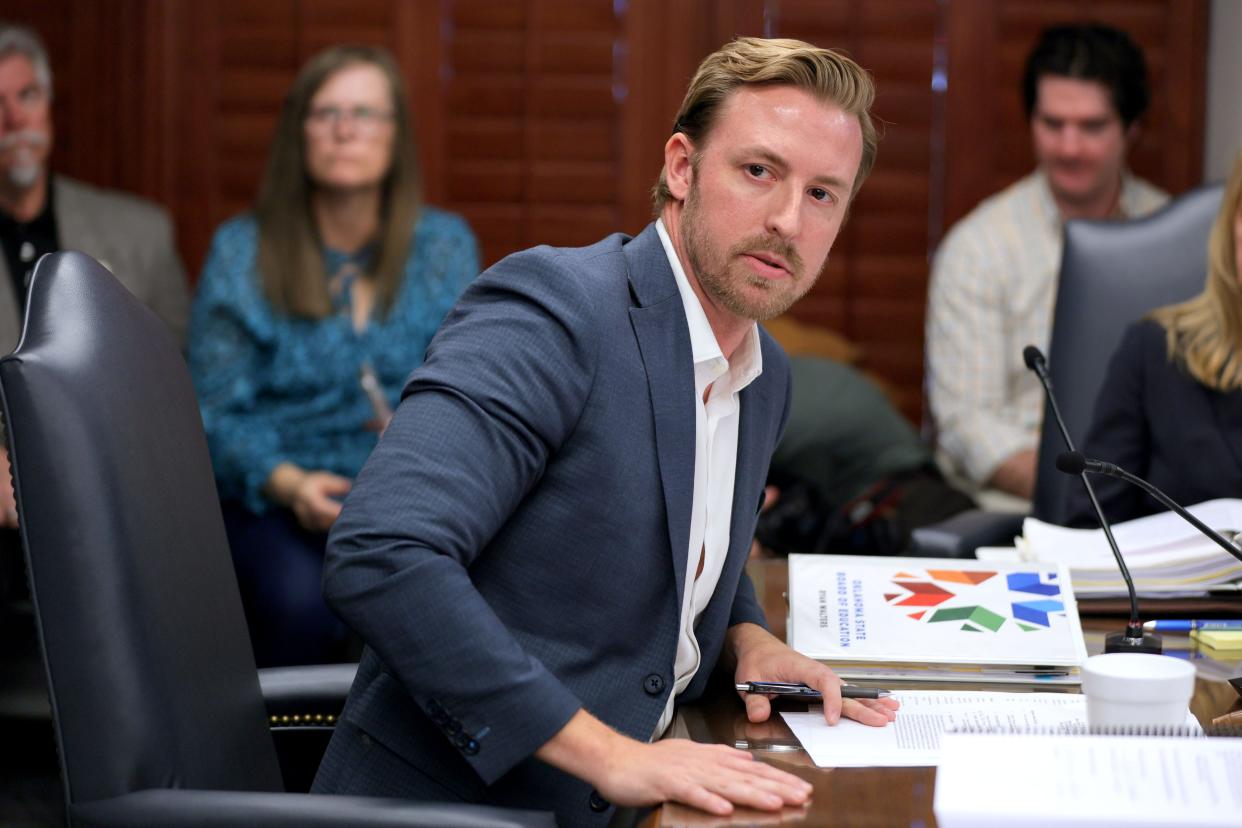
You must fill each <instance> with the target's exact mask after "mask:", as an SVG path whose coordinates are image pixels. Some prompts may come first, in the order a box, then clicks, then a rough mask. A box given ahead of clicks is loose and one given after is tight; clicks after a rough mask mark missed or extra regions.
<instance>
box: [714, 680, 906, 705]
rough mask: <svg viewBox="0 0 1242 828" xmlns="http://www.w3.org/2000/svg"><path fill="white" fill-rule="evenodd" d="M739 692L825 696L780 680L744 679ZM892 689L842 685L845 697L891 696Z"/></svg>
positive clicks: (814, 697) (817, 698)
mask: <svg viewBox="0 0 1242 828" xmlns="http://www.w3.org/2000/svg"><path fill="white" fill-rule="evenodd" d="M736 686H737V689H738V692H739V693H763V694H764V695H765V696H793V697H795V698H799V699H807V700H815V701H818V700H819V699H821V698H823V697H822V696H821V695H820V692H819V691H818V690H816V689H815V688H814V687H808V686H806V685H805V684H786V683H784V682H780V681H744V682H738V684H737V685H736ZM891 695H892V691H891V690H875V689H873V688H870V687H855V686H854V685H853V684H842V685H841V698H843V699H882V698H884V697H885V696H891Z"/></svg>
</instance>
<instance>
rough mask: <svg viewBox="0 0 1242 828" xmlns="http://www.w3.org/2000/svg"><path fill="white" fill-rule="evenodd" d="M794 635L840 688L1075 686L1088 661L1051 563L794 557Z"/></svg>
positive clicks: (1062, 573) (1067, 588) (1068, 596)
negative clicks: (874, 683) (865, 684)
mask: <svg viewBox="0 0 1242 828" xmlns="http://www.w3.org/2000/svg"><path fill="white" fill-rule="evenodd" d="M787 630H788V633H787V635H788V640H789V644H790V646H791V647H793V648H794V649H795V650H798V651H799V652H801V653H804V654H806V655H808V656H810V657H811V658H815V659H819V660H821V661H823V662H825V663H827V664H828V665H829V666H831V667H832V668H833V669H834V670H835V671H836V672H837V674H838V675H840V676H841V677H843V678H861V679H877V680H885V681H892V680H900V679H917V680H920V681H971V682H1024V683H1026V682H1045V683H1061V684H1077V683H1078V682H1079V680H1080V679H1079V676H1078V667H1079V665H1080V664H1081V663H1082V662H1083V661H1084V660H1085V659H1086V657H1087V651H1086V646H1085V645H1084V643H1083V637H1082V629H1081V627H1080V625H1079V621H1078V608H1077V604H1076V603H1075V601H1074V591H1073V589H1072V587H1071V585H1070V582H1069V575H1068V571H1067V569H1066V567H1065V566H1063V565H1061V566H1058V565H1055V564H1053V565H1037V564H1028V563H1022V562H1016V563H1010V564H999V565H998V564H990V563H984V562H980V561H967V560H939V559H934V558H885V557H868V556H851V555H790V556H789V623H788V626H787Z"/></svg>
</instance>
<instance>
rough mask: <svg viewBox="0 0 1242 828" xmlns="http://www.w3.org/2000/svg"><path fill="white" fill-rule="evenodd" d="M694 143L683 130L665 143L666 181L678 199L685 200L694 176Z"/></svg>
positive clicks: (674, 196)
mask: <svg viewBox="0 0 1242 828" xmlns="http://www.w3.org/2000/svg"><path fill="white" fill-rule="evenodd" d="M693 159H694V144H692V143H691V142H690V139H689V138H687V137H686V135H685V133H683V132H674V133H673V134H672V136H670V137H669V139H668V141H667V142H665V144H664V182H665V183H666V184H667V185H668V191H669V192H670V193H672V195H673V198H675V199H677V200H678V201H685V200H686V195H687V194H688V193H689V192H690V182H691V180H692V179H693V177H694V162H693Z"/></svg>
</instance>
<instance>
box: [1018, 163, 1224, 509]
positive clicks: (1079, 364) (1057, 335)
mask: <svg viewBox="0 0 1242 828" xmlns="http://www.w3.org/2000/svg"><path fill="white" fill-rule="evenodd" d="M1222 192H1223V188H1222V185H1220V184H1214V185H1209V186H1205V187H1200V188H1198V189H1195V190H1191V191H1190V192H1188V193H1186V194H1184V195H1182V196H1180V197H1178V198H1177V199H1175V200H1174V201H1173V202H1172V203H1170V204H1168V205H1167V206H1165V207H1164V208H1163V209H1161V210H1158V211H1157V212H1155V213H1153V214H1152V215H1150V216H1145V217H1143V218H1140V219H1135V220H1133V221H1071V222H1067V223H1066V225H1065V250H1064V252H1063V253H1062V255H1061V277H1060V282H1059V284H1058V287H1057V302H1056V310H1055V311H1054V313H1053V324H1052V339H1051V341H1050V343H1049V346H1048V376H1049V379H1050V380H1051V381H1052V387H1053V391H1055V392H1056V395H1057V402H1058V404H1059V405H1060V407H1061V416H1062V417H1063V418H1064V419H1065V427H1066V429H1067V430H1068V431H1069V433H1070V436H1071V437H1072V438H1073V439H1074V444H1075V446H1077V447H1079V448H1081V447H1082V442H1083V440H1085V439H1086V437H1087V430H1088V429H1089V428H1090V427H1091V416H1092V413H1093V411H1094V409H1095V398H1096V396H1097V395H1098V394H1099V390H1100V386H1101V385H1103V382H1104V372H1105V371H1106V370H1107V368H1108V361H1109V359H1110V358H1111V357H1112V355H1113V351H1115V350H1116V349H1117V344H1118V343H1119V342H1120V341H1121V335H1122V333H1123V332H1124V331H1125V329H1126V327H1127V326H1129V325H1130V323H1132V322H1134V321H1136V320H1138V319H1139V318H1141V317H1142V316H1143V314H1145V313H1147V312H1148V311H1150V310H1152V309H1153V308H1158V307H1160V306H1161V305H1168V304H1171V303H1173V302H1180V301H1183V300H1185V299H1189V298H1190V297H1192V296H1194V295H1195V294H1197V293H1199V292H1200V291H1202V290H1203V285H1204V282H1205V280H1206V279H1207V242H1208V234H1209V233H1210V232H1211V229H1212V222H1213V221H1214V220H1215V218H1216V213H1217V211H1218V210H1219V208H1220V199H1221V194H1222ZM1063 451H1066V446H1065V440H1064V439H1063V438H1062V436H1061V432H1060V430H1059V429H1058V428H1057V425H1056V422H1055V420H1054V419H1053V416H1052V411H1051V409H1050V408H1049V407H1048V406H1047V405H1046V404H1045V408H1044V423H1043V428H1042V430H1041V432H1040V440H1039V461H1038V465H1037V467H1036V468H1037V471H1036V477H1035V497H1034V502H1033V506H1032V512H1033V514H1034V515H1035V517H1037V518H1039V519H1040V520H1045V521H1048V522H1050V523H1063V522H1064V519H1065V515H1066V496H1067V493H1068V490H1069V487H1070V486H1071V485H1078V484H1076V482H1075V479H1074V478H1073V477H1070V476H1069V475H1067V474H1063V473H1061V472H1059V471H1057V468H1056V458H1057V455H1058V454H1060V453H1061V452H1063Z"/></svg>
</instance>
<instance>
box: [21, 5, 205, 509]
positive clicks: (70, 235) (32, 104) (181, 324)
mask: <svg viewBox="0 0 1242 828" xmlns="http://www.w3.org/2000/svg"><path fill="white" fill-rule="evenodd" d="M51 150H52V72H51V67H50V65H49V62H48V57H47V51H46V49H44V47H43V43H42V42H41V41H40V40H39V37H38V36H37V35H36V34H35V33H34V32H32V31H31V30H29V29H27V28H25V27H22V26H15V25H10V24H5V23H3V22H0V248H3V252H4V255H3V256H0V354H7V353H9V351H11V350H13V348H14V346H15V345H17V339H18V337H19V336H20V335H21V327H22V325H21V323H22V314H23V312H24V308H25V303H26V289H27V287H28V286H29V283H30V276H31V274H32V273H33V271H34V266H35V263H36V262H37V261H38V260H39V257H40V256H42V255H43V254H44V253H51V252H54V251H57V250H80V251H82V252H84V253H88V254H90V255H91V256H93V257H95V258H96V259H98V260H99V261H100V262H102V263H103V264H104V265H105V266H106V267H107V268H108V269H109V270H111V271H112V272H113V273H114V274H115V275H116V277H117V278H118V279H119V280H120V281H121V283H122V284H124V285H125V287H127V288H128V289H129V290H130V291H131V292H132V293H133V294H134V295H135V296H137V297H138V298H139V299H140V300H141V301H142V302H144V303H145V304H146V305H147V306H148V307H150V308H151V310H153V311H154V312H155V313H156V315H157V316H159V317H160V318H161V319H163V320H164V322H165V323H166V324H167V325H168V328H169V331H170V332H171V333H172V335H173V337H174V338H175V339H176V341H177V344H178V345H180V344H181V343H182V341H183V340H184V338H185V328H186V322H187V316H188V313H189V291H188V285H187V282H186V277H185V268H184V267H183V266H182V264H181V261H180V259H179V258H178V256H177V252H176V249H175V247H174V245H173V232H172V222H171V221H170V220H169V217H168V214H167V213H166V212H165V211H164V210H163V209H162V208H160V207H158V206H156V205H155V204H152V203H151V202H149V201H145V200H143V199H140V198H137V197H135V196H132V195H128V194H126V193H120V192H116V191H110V190H102V189H99V188H96V187H92V186H90V185H88V184H84V183H82V182H79V181H74V180H73V179H70V178H67V177H66V176H63V175H52V174H51V173H50V172H49V170H48V167H47V160H48V156H49V155H50V153H51ZM16 522H17V514H16V511H15V510H14V508H13V494H12V490H11V488H10V483H9V474H8V454H7V452H5V451H4V450H3V448H0V526H14V525H16Z"/></svg>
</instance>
